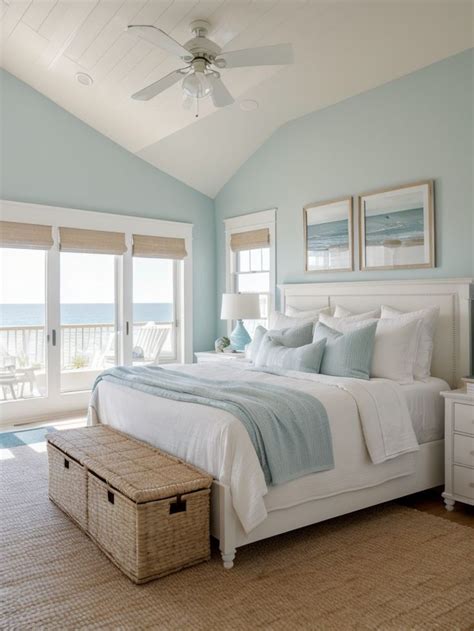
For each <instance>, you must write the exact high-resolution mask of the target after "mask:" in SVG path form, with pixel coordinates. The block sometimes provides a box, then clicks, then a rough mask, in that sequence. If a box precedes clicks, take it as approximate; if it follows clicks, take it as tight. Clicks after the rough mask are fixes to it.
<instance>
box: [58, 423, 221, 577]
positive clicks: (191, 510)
mask: <svg viewBox="0 0 474 631" xmlns="http://www.w3.org/2000/svg"><path fill="white" fill-rule="evenodd" d="M47 438H48V453H51V454H52V460H51V461H50V471H51V469H52V470H53V472H52V473H53V477H50V483H51V480H53V479H56V478H57V475H56V474H57V471H58V470H59V468H60V467H59V464H60V463H59V461H58V460H57V457H56V456H57V453H59V454H67V455H69V457H70V458H74V459H75V461H76V462H75V465H77V467H79V468H80V470H81V473H85V489H86V492H85V497H86V517H85V521H83V522H82V523H81V522H80V521H79V520H78V519H76V521H77V523H79V524H80V525H83V523H85V526H83V527H84V528H85V530H86V532H87V534H89V535H90V537H91V538H92V539H93V540H94V541H95V542H96V543H97V545H98V546H99V547H100V548H101V550H102V551H103V552H105V554H106V555H107V556H108V557H109V558H110V559H111V560H112V561H113V562H114V563H115V564H116V565H117V566H118V567H119V568H120V569H121V570H122V571H123V572H124V573H125V574H126V575H127V576H128V577H129V578H130V579H131V580H132V581H134V582H135V583H144V582H146V581H149V580H152V579H154V578H158V577H159V576H163V575H165V574H169V573H170V572H175V571H177V570H180V569H182V568H184V567H187V566H189V565H194V564H195V563H199V562H200V561H205V560H208V559H209V557H210V533H209V500H210V486H211V483H212V477H211V476H209V475H208V474H205V473H202V472H201V471H199V470H197V469H196V468H194V467H191V466H190V465H187V464H186V463H184V462H182V461H181V460H179V459H178V458H174V457H173V456H169V455H167V454H164V453H163V452H161V451H159V450H158V449H155V448H153V447H151V446H149V445H146V444H144V443H141V442H139V441H137V440H135V439H133V438H130V437H129V436H126V435H125V434H122V433H121V432H117V431H116V430H113V429H111V428H109V427H107V426H103V425H101V426H97V427H86V428H83V429H80V430H69V431H63V432H56V433H54V434H50V435H48V437H47ZM50 475H51V474H50ZM66 486H67V478H66V479H65V481H64V484H63V485H60V489H63V487H64V488H65V487H66ZM76 489H77V485H76ZM63 495H67V493H65V492H64V491H63ZM50 496H51V498H52V499H53V500H54V501H55V502H56V503H57V504H58V506H60V507H61V508H63V509H64V510H65V512H67V513H68V514H69V515H71V513H70V511H69V510H66V507H65V502H63V501H58V500H57V496H55V495H53V494H52V493H51V490H50ZM61 498H62V496H61ZM76 499H77V496H76ZM68 506H69V505H68Z"/></svg>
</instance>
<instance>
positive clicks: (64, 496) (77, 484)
mask: <svg viewBox="0 0 474 631" xmlns="http://www.w3.org/2000/svg"><path fill="white" fill-rule="evenodd" d="M48 464H49V497H50V498H51V499H52V500H53V502H54V503H55V504H57V505H58V506H59V508H61V509H62V510H63V511H64V512H65V513H67V514H68V515H69V517H71V519H73V520H74V521H75V522H76V523H77V524H78V525H79V526H80V527H81V528H83V529H84V530H86V529H87V470H86V468H85V467H84V466H83V465H82V464H80V463H79V462H77V460H75V459H74V458H72V457H71V455H70V454H68V453H66V452H64V451H61V450H60V449H58V448H57V447H54V446H53V445H52V444H51V443H49V442H48Z"/></svg>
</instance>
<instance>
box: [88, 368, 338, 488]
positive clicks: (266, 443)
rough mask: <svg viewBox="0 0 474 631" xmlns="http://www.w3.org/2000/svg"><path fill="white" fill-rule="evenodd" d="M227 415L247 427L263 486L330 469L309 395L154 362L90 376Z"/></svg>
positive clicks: (320, 416) (326, 434) (329, 453)
mask: <svg viewBox="0 0 474 631" xmlns="http://www.w3.org/2000/svg"><path fill="white" fill-rule="evenodd" d="M100 381H109V382H112V383H115V384H118V385H121V386H125V387H128V388H133V389H136V390H140V391H142V392H146V393H148V394H152V395H155V396H157V397H162V398H166V399H172V400H174V401H181V402H190V403H198V404H202V405H207V406H210V407H214V408H219V409H221V410H225V411H227V412H230V413H231V414H233V415H234V416H235V417H236V418H237V419H239V420H240V421H241V423H242V424H243V425H244V427H245V429H246V430H247V432H248V434H249V437H250V440H251V441H252V444H253V446H254V448H255V451H256V453H257V456H258V459H259V461H260V464H261V467H262V470H263V473H264V475H265V480H266V481H267V483H268V484H283V483H284V482H288V481H290V480H294V479H296V478H299V477H301V476H304V475H307V474H309V473H316V472H318V471H326V470H328V469H332V468H334V457H333V450H332V440H331V431H330V427H329V420H328V415H327V412H326V409H325V408H324V406H323V405H322V403H321V402H320V401H319V400H318V399H317V398H315V397H313V396H311V395H309V394H306V393H304V392H301V391H298V392H297V391H295V390H292V389H291V388H286V387H282V386H276V385H273V384H264V383H255V384H253V383H249V382H240V383H239V382H231V381H223V380H210V379H204V378H200V377H194V376H190V375H186V374H184V373H182V372H178V371H173V370H168V369H163V368H161V367H159V366H137V367H126V366H117V367H115V368H110V369H108V370H106V371H104V372H102V373H101V374H100V375H99V376H98V377H97V379H96V382H95V384H94V389H95V388H96V387H97V385H98V384H99V383H100Z"/></svg>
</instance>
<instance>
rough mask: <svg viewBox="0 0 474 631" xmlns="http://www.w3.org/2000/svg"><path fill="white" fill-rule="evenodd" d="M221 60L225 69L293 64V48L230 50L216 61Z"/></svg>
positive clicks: (279, 46)
mask: <svg viewBox="0 0 474 631" xmlns="http://www.w3.org/2000/svg"><path fill="white" fill-rule="evenodd" d="M221 58H222V59H224V60H225V62H226V64H225V68H239V67H242V66H280V65H285V64H292V63H293V46H292V45H291V44H276V45H275V46H260V47H259V48H244V49H243V50H231V51H229V52H228V53H226V52H224V53H220V54H219V55H218V59H221Z"/></svg>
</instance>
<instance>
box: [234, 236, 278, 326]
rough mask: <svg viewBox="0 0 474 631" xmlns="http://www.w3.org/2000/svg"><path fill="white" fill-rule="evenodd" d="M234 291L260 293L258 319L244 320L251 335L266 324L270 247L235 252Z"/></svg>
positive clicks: (268, 299)
mask: <svg viewBox="0 0 474 631" xmlns="http://www.w3.org/2000/svg"><path fill="white" fill-rule="evenodd" d="M235 256H236V262H235V268H236V269H235V291H236V292H238V293H242V294H246V293H252V294H254V293H258V294H259V295H260V314H261V316H262V318H261V319H260V320H245V321H244V325H245V327H246V329H247V331H248V332H249V333H250V335H251V336H253V332H254V331H255V328H256V327H257V326H258V325H259V324H261V325H263V326H265V327H267V326H268V311H269V309H268V307H269V304H270V300H271V286H270V247H267V248H258V249H256V250H241V251H239V252H236V253H235Z"/></svg>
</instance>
